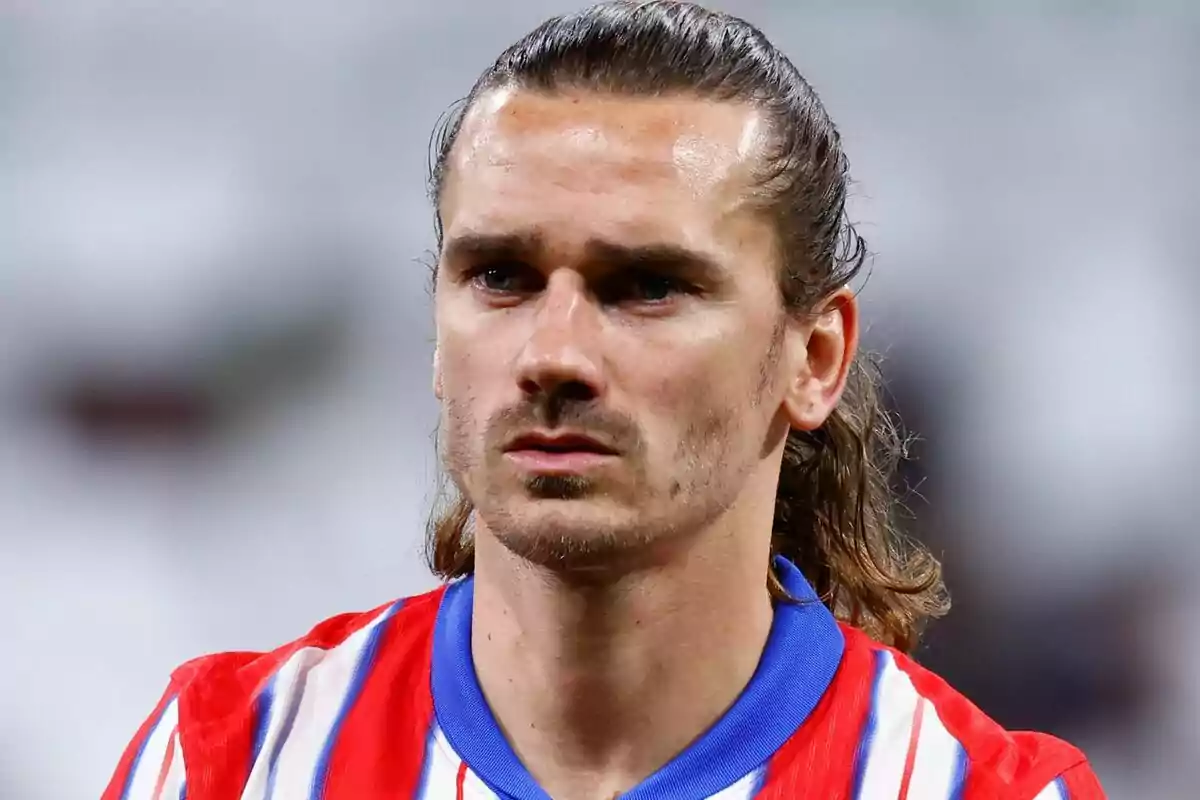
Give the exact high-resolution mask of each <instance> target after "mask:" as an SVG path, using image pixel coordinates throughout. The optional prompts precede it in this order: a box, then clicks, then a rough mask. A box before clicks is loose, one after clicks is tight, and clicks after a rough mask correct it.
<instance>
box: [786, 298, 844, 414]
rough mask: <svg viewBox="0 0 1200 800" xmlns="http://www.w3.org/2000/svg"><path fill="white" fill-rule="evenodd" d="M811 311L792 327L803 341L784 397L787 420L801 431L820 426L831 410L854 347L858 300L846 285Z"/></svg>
mask: <svg viewBox="0 0 1200 800" xmlns="http://www.w3.org/2000/svg"><path fill="white" fill-rule="evenodd" d="M815 314H816V315H815V317H809V319H808V321H807V322H806V323H805V324H804V326H803V327H802V328H801V329H799V330H797V331H795V333H796V335H800V336H802V337H803V339H804V341H803V342H802V343H798V344H800V345H801V346H800V347H798V348H797V349H798V351H799V352H798V355H799V358H798V361H799V363H798V364H797V369H796V371H795V373H794V374H795V378H794V379H793V381H792V385H791V387H790V389H789V391H788V393H787V396H786V397H785V399H784V407H785V410H786V412H787V415H788V421H789V422H790V423H791V425H792V427H793V428H796V429H798V430H804V431H812V430H816V429H817V428H819V427H821V425H823V424H825V420H826V419H828V418H829V415H830V414H832V413H833V409H834V408H835V407H836V406H837V403H838V400H840V399H841V396H842V392H843V391H844V390H845V388H846V377H847V375H849V373H850V366H851V364H852V363H853V362H854V356H855V352H856V351H857V349H858V301H857V299H856V298H855V297H854V293H853V292H852V291H851V290H850V288H849V287H842V288H841V289H839V290H838V291H837V292H834V293H833V294H832V295H830V296H829V297H828V298H826V300H825V301H824V302H823V303H822V304H821V305H820V306H818V308H817V309H816V312H815Z"/></svg>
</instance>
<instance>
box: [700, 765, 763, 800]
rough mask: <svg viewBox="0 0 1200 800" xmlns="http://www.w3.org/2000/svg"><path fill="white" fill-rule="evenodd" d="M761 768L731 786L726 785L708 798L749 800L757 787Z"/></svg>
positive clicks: (711, 799) (710, 799)
mask: <svg viewBox="0 0 1200 800" xmlns="http://www.w3.org/2000/svg"><path fill="white" fill-rule="evenodd" d="M761 771H762V770H755V771H754V772H751V773H750V774H749V775H747V776H745V777H744V778H742V779H741V780H740V781H738V782H737V783H735V784H733V785H732V786H727V787H725V788H724V789H722V790H721V791H719V792H717V793H716V794H714V795H712V796H711V797H710V798H709V800H751V798H753V797H754V790H755V789H756V788H758V778H759V774H760V773H761Z"/></svg>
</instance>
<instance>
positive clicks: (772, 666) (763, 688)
mask: <svg viewBox="0 0 1200 800" xmlns="http://www.w3.org/2000/svg"><path fill="white" fill-rule="evenodd" d="M775 566H776V570H777V572H778V574H779V577H780V580H781V581H782V583H783V585H784V588H786V589H787V590H788V592H789V593H790V594H791V595H792V596H793V597H795V598H796V599H797V600H799V601H800V602H798V603H780V604H778V605H777V606H776V608H775V618H774V621H773V622H772V624H771V633H770V636H769V637H768V639H767V643H766V647H765V648H764V650H763V654H762V658H761V659H760V661H759V665H758V669H757V670H756V671H755V673H754V676H753V677H752V678H751V680H750V683H749V685H747V686H746V688H745V690H743V692H742V694H741V696H739V697H738V699H737V700H736V701H735V702H734V704H733V706H732V707H730V709H729V710H728V711H727V712H726V713H725V715H724V716H723V717H721V719H719V720H718V721H717V722H716V723H715V724H714V725H713V726H712V727H711V728H710V729H709V730H708V731H707V732H706V733H704V734H703V735H702V736H701V737H700V738H699V739H698V740H697V741H696V742H695V743H693V744H692V745H691V746H690V747H688V748H687V750H685V751H684V752H682V753H680V754H679V755H678V756H677V757H676V758H674V759H673V760H671V761H670V762H669V763H667V764H666V765H665V766H664V767H663V768H662V769H660V770H659V771H658V772H656V773H654V774H653V775H651V776H650V777H649V778H647V779H646V780H645V781H643V782H642V783H641V784H639V785H638V786H636V787H634V788H633V789H632V790H631V791H629V792H627V793H626V794H624V795H622V798H623V800H676V799H677V798H680V797H708V796H710V795H714V794H716V793H717V792H719V791H721V790H722V789H725V788H726V787H728V786H731V785H733V784H734V783H737V782H738V781H739V780H741V779H742V778H744V777H745V776H746V775H749V774H751V773H753V772H754V771H755V770H758V769H760V768H761V767H762V766H763V765H764V764H766V762H767V761H768V760H769V759H770V757H771V756H772V755H774V753H775V751H776V750H778V749H779V748H780V747H781V746H783V744H784V743H785V742H786V741H787V740H788V739H789V738H791V736H792V734H794V733H795V732H796V730H797V729H798V728H799V727H800V726H801V725H802V724H803V723H804V721H805V720H806V719H807V718H808V716H809V714H811V713H812V710H813V709H814V708H815V707H816V705H817V703H818V702H819V701H820V699H821V697H822V696H823V695H824V694H825V690H826V689H827V688H829V684H830V683H831V682H832V680H833V676H834V673H835V672H836V671H837V668H838V665H839V664H840V663H841V659H842V652H843V650H844V649H845V640H844V638H843V637H842V632H841V630H840V629H839V628H838V625H837V621H836V620H835V619H834V617H833V615H832V614H831V613H830V612H829V610H828V609H827V608H826V607H825V606H824V605H822V604H821V601H820V599H819V598H818V597H817V595H816V592H814V591H813V589H812V587H811V586H809V584H808V581H806V580H805V579H804V576H803V575H801V573H800V571H799V570H798V569H796V567H795V566H793V565H792V564H791V563H789V562H787V561H785V560H784V559H776V563H775ZM473 592H474V584H473V580H472V579H470V578H467V579H465V580H463V581H460V582H458V583H456V584H453V585H451V586H450V587H449V589H447V591H446V594H445V596H444V597H443V599H442V607H441V609H439V612H438V619H437V627H436V629H435V632H434V642H433V702H434V709H435V711H436V715H437V720H438V723H439V724H440V725H441V728H442V731H443V733H445V735H446V738H447V739H448V740H449V741H450V745H451V746H452V747H453V748H454V750H455V751H457V752H458V754H459V755H460V756H461V757H462V758H463V760H464V761H466V762H467V763H468V764H469V765H470V767H471V769H472V770H473V771H474V772H475V774H476V775H478V776H479V777H480V778H482V779H483V781H484V782H485V783H486V784H487V785H488V786H489V787H490V788H491V789H492V790H493V791H496V792H497V793H499V794H501V795H507V796H510V797H521V798H538V800H547V795H546V793H545V791H544V790H543V789H542V788H541V787H540V786H538V785H537V783H536V782H535V781H534V780H533V778H532V776H530V774H529V772H528V771H527V770H526V769H525V767H524V766H523V765H522V764H521V762H520V761H519V760H518V759H517V756H516V755H515V754H514V753H513V751H512V748H511V747H510V746H509V744H508V742H507V740H506V739H505V738H504V735H503V734H502V733H501V732H500V728H499V726H498V725H497V724H496V720H495V718H494V717H493V716H492V712H491V709H489V708H488V705H487V702H486V700H484V698H483V692H482V690H481V689H480V688H479V682H478V679H477V678H476V675H475V667H474V664H473V662H472V659H471V607H472V597H473Z"/></svg>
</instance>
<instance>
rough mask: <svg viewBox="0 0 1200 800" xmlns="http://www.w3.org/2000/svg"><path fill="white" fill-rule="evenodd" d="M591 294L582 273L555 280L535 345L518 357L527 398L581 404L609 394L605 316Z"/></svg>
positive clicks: (543, 304)
mask: <svg viewBox="0 0 1200 800" xmlns="http://www.w3.org/2000/svg"><path fill="white" fill-rule="evenodd" d="M585 289H586V287H585V286H584V285H583V282H582V280H581V279H580V277H579V275H578V274H577V273H573V272H570V271H568V270H555V271H554V272H552V273H551V274H550V277H549V279H548V281H547V283H546V288H545V290H544V291H543V294H542V297H541V298H539V301H538V303H539V304H538V307H537V309H536V311H535V313H534V317H533V327H532V330H531V331H530V333H529V339H528V340H527V341H526V343H525V346H524V347H523V348H522V349H521V352H520V354H519V355H518V357H517V362H516V375H517V382H518V384H519V385H520V388H521V391H522V392H524V393H526V394H528V395H546V396H557V397H570V398H571V399H575V400H591V399H594V398H596V397H598V396H600V395H601V394H603V392H604V379H603V371H602V365H601V359H600V354H599V344H600V334H601V330H600V328H601V325H600V319H599V311H598V310H597V309H596V307H595V305H594V304H593V303H592V301H591V299H590V298H589V297H588V295H587V292H586V290H585Z"/></svg>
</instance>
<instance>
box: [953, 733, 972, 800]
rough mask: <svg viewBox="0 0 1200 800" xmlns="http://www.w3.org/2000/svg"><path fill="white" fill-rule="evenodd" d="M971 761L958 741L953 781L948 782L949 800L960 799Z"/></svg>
mask: <svg viewBox="0 0 1200 800" xmlns="http://www.w3.org/2000/svg"><path fill="white" fill-rule="evenodd" d="M970 764H971V762H970V761H969V760H968V759H967V751H966V749H965V748H964V747H963V746H962V742H959V743H958V761H957V762H956V763H955V765H954V782H953V783H951V784H950V800H960V799H961V798H962V795H963V788H964V787H966V785H967V769H968V768H969V767H970Z"/></svg>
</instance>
